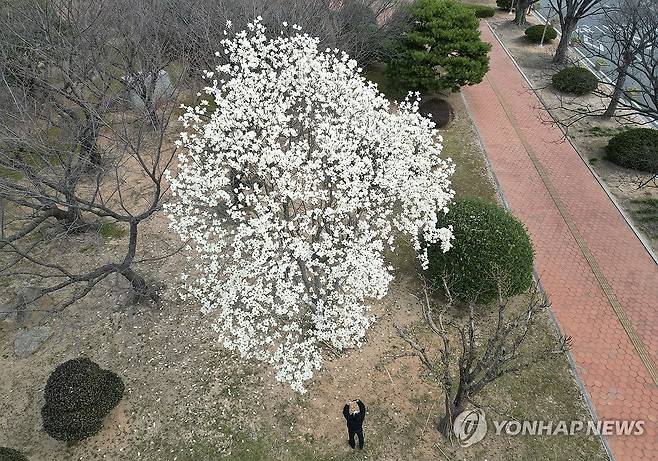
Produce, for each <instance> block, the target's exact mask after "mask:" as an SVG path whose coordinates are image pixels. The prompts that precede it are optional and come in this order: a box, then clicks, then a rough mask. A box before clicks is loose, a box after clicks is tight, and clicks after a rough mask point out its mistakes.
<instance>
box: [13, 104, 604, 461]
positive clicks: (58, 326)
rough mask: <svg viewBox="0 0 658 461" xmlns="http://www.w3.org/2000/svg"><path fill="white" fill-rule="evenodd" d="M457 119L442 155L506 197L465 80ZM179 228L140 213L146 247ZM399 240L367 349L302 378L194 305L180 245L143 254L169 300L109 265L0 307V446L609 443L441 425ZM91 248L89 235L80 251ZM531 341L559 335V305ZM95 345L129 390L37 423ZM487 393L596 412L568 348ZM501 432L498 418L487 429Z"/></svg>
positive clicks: (111, 450)
mask: <svg viewBox="0 0 658 461" xmlns="http://www.w3.org/2000/svg"><path fill="white" fill-rule="evenodd" d="M447 99H448V101H449V102H450V104H451V105H452V107H453V108H454V110H455V119H454V120H453V122H452V123H451V124H450V126H449V127H448V128H447V129H446V130H442V131H440V133H441V134H442V136H443V137H444V146H445V150H444V152H445V155H449V156H452V157H453V158H454V159H455V161H456V162H457V165H458V169H457V172H456V174H455V178H454V184H455V189H456V190H457V191H458V194H459V196H463V195H479V196H483V197H487V198H490V199H494V197H495V188H494V186H493V183H492V181H491V177H490V175H489V172H488V170H487V166H486V161H485V157H484V154H483V152H482V150H481V147H480V144H479V141H478V138H477V135H476V130H475V128H474V126H473V124H472V122H471V121H470V119H469V117H468V115H467V114H466V112H465V109H464V105H463V102H462V100H461V97H460V95H458V94H453V95H449V96H447ZM44 232H50V233H51V234H49V235H52V236H53V242H52V243H51V245H50V246H49V247H48V248H46V249H44V251H47V254H48V255H49V257H51V258H53V259H55V260H58V261H59V260H65V261H67V262H68V263H69V264H71V265H73V266H78V265H87V264H93V263H96V262H98V261H103V260H107V259H109V258H110V256H111V255H113V254H115V253H120V250H121V249H122V248H123V245H125V235H124V236H122V235H121V233H120V232H117V233H115V236H114V237H112V238H104V237H102V236H101V235H100V234H98V233H93V232H90V233H86V234H78V235H73V236H63V235H61V234H60V233H58V232H59V231H58V230H57V228H56V227H54V226H52V227H50V228H46V229H44ZM178 245H179V242H178V240H177V237H176V236H175V235H174V234H173V233H171V232H170V231H169V230H168V227H167V218H166V217H165V216H163V215H162V213H158V214H156V215H155V216H154V217H153V218H152V219H150V220H149V221H147V222H146V223H144V228H143V229H142V234H141V237H140V240H139V249H138V258H144V257H153V256H158V255H161V254H163V253H165V252H166V251H167V250H168V249H175V248H177V246H178ZM397 247H398V250H397V251H398V253H397V254H395V255H390V259H391V262H392V264H393V265H394V266H395V267H396V271H397V274H396V275H397V276H396V279H395V281H394V282H393V283H392V284H391V287H390V290H389V294H388V295H387V296H386V297H385V298H384V299H383V300H382V301H381V302H378V303H374V304H373V305H372V312H373V313H374V314H375V315H377V316H378V321H377V323H376V324H375V325H374V326H373V327H372V328H371V329H370V331H369V332H368V335H367V338H366V340H365V342H364V344H363V346H362V347H361V348H359V349H358V350H351V351H346V352H344V353H341V354H332V353H331V352H329V351H328V352H327V354H326V356H325V357H326V362H325V366H324V368H323V369H322V370H320V371H319V372H317V373H316V375H315V376H314V378H313V379H312V380H311V381H310V382H309V384H308V392H307V393H306V394H304V395H299V394H295V393H294V392H292V391H291V390H290V389H289V388H288V387H287V386H285V385H283V384H280V383H277V382H276V381H275V380H274V377H273V374H272V372H271V370H270V368H269V367H268V366H266V365H264V364H261V363H258V362H251V361H245V360H242V359H241V358H240V357H238V356H236V355H235V354H233V353H230V352H228V351H226V350H224V349H223V348H222V347H221V345H220V344H219V342H218V340H217V338H216V337H215V335H214V332H213V331H212V329H211V328H210V324H209V323H210V322H209V318H208V317H207V316H204V315H203V314H202V313H201V312H200V311H199V308H198V306H195V305H190V304H188V303H186V302H184V301H183V300H182V299H181V297H180V296H179V294H178V289H179V288H178V287H179V275H180V274H181V273H182V272H183V271H184V270H186V269H188V267H189V266H190V264H191V263H190V262H189V261H188V260H187V259H186V254H185V253H184V252H178V253H175V254H174V255H173V256H171V257H169V258H166V259H162V260H158V261H153V262H150V263H145V264H141V265H140V266H139V267H140V269H141V270H142V271H143V272H144V273H145V274H147V276H148V278H149V279H150V280H155V281H158V283H159V284H161V285H162V286H163V288H162V290H161V297H162V303H161V305H160V306H152V305H148V304H136V305H135V304H132V303H131V302H130V300H131V292H130V290H129V286H128V284H127V282H126V281H125V279H123V278H121V277H111V278H108V279H107V280H106V281H104V282H102V283H101V284H99V285H98V286H97V287H96V288H95V289H94V290H93V291H92V292H91V293H90V294H89V295H87V296H86V297H85V298H83V299H82V300H80V301H78V302H76V303H75V304H73V305H72V306H70V307H68V308H67V309H65V310H64V311H62V312H60V313H58V314H54V315H53V314H50V313H48V312H46V311H47V310H48V309H49V307H50V302H51V301H52V300H44V301H42V302H40V303H39V305H38V306H35V307H33V309H41V310H33V312H31V313H30V315H29V316H28V319H27V321H26V322H25V323H24V324H22V325H19V324H17V322H16V318H15V315H12V316H9V317H8V318H6V319H4V320H0V369H1V370H3V372H2V374H1V375H0V395H2V398H1V399H0V446H8V447H12V448H16V449H19V450H21V451H23V452H24V453H25V454H26V455H27V456H28V457H29V459H30V460H32V461H40V460H74V459H79V460H93V459H109V460H138V459H139V460H164V459H166V460H219V459H223V460H236V461H237V460H300V461H301V460H304V461H307V460H344V459H350V460H352V459H377V460H383V461H387V460H390V461H399V460H435V459H479V460H484V459H487V460H503V459H504V460H524V459H556V460H558V459H559V460H564V459H605V452H604V451H603V449H602V447H601V445H600V443H599V441H598V439H596V438H595V437H585V436H582V437H580V436H576V437H569V438H567V439H566V440H565V439H563V438H551V437H536V438H528V437H510V436H505V435H491V436H487V438H485V439H484V440H483V441H482V442H480V443H479V444H477V445H474V446H472V447H469V448H461V447H460V446H459V445H457V444H456V442H454V441H448V440H446V439H445V438H443V436H441V435H440V434H439V433H438V432H437V430H436V425H437V422H438V420H439V418H440V417H441V416H442V415H443V408H442V394H441V388H440V387H439V386H438V384H437V383H436V381H435V380H434V379H433V378H432V377H430V376H428V375H427V374H426V373H425V372H424V371H423V370H422V369H421V367H420V363H419V361H418V360H417V359H416V358H415V357H402V358H395V356H397V355H400V354H401V353H403V352H405V351H406V352H408V348H407V346H406V344H405V343H404V342H403V340H402V339H401V338H400V337H399V336H398V334H397V332H396V330H395V327H394V325H395V324H398V325H400V326H402V327H403V328H408V329H410V330H411V331H413V332H414V333H415V334H416V335H417V337H418V338H419V340H422V341H424V342H425V343H426V344H427V345H428V350H429V351H430V353H431V354H432V355H433V356H436V352H437V351H438V349H437V347H438V344H439V342H438V341H437V340H436V338H434V337H432V336H431V333H430V332H429V331H428V330H427V328H426V327H425V326H424V325H423V323H422V322H421V318H420V306H419V304H418V297H419V295H420V294H421V289H420V286H419V280H420V277H419V273H418V267H417V262H416V260H415V259H414V257H413V255H412V252H411V251H410V249H409V246H408V245H405V242H400V244H398V245H397ZM82 249H84V251H82ZM23 282H24V281H23V280H18V279H16V280H10V281H5V285H4V286H3V293H2V298H3V301H6V300H8V299H11V298H12V297H14V296H15V295H16V294H17V293H18V292H20V291H21V290H22V289H23V288H24V283H23ZM41 323H43V324H46V325H48V326H49V327H51V329H52V331H53V334H52V336H51V337H50V338H49V339H48V340H47V341H46V342H45V343H44V344H43V345H42V346H41V347H40V348H39V349H37V351H36V352H35V353H34V354H33V355H31V356H30V357H27V358H24V359H19V358H17V357H16V356H15V354H14V339H15V337H16V334H17V332H18V331H19V330H20V329H23V328H28V327H31V326H33V325H36V324H41ZM533 337H535V338H536V339H535V340H533V341H530V343H529V345H528V347H531V348H532V347H539V345H540V344H542V343H543V342H545V341H547V340H551V338H554V337H555V327H554V325H553V323H552V321H551V320H550V319H549V317H548V315H544V316H542V318H541V320H540V322H539V325H538V327H537V330H536V335H535V336H533ZM79 356H88V357H90V358H91V359H92V360H94V361H95V362H97V363H98V364H99V365H100V366H101V367H102V368H105V369H109V370H112V371H114V372H115V373H117V374H118V375H119V376H121V378H122V379H123V381H124V383H125V385H126V391H125V394H124V397H123V399H122V400H121V402H120V403H119V405H118V406H117V407H116V408H115V409H114V410H113V411H112V412H111V414H110V415H108V416H107V417H106V419H105V425H104V428H103V430H102V431H101V432H100V433H99V434H97V435H96V436H94V437H91V438H89V439H86V440H83V441H81V442H79V443H77V444H74V445H71V446H67V445H65V444H63V443H60V442H57V441H55V440H54V439H51V438H50V437H48V435H46V434H45V432H44V431H43V430H42V427H41V417H40V410H41V407H42V406H43V388H44V385H45V383H46V380H47V379H48V376H49V374H50V373H51V372H52V370H54V369H55V367H56V366H57V365H59V364H60V363H62V362H64V361H66V360H69V359H71V358H75V357H79ZM353 398H360V399H362V400H363V401H364V402H365V404H366V405H367V408H368V410H367V416H366V421H365V434H366V449H365V450H364V451H363V452H359V451H356V452H352V451H351V450H350V449H349V448H348V446H347V440H346V439H347V434H346V430H345V422H344V419H343V416H342V413H341V411H342V407H343V405H344V403H345V401H347V400H350V399H353ZM480 400H481V402H482V404H483V405H484V408H485V409H486V411H487V413H488V415H489V417H490V418H495V419H512V418H514V419H543V420H549V419H567V420H573V419H587V418H588V417H589V416H588V412H587V409H586V406H585V404H584V402H583V399H582V396H581V395H580V393H579V390H578V387H577V385H576V382H575V381H574V378H573V376H572V375H571V372H570V368H569V366H568V363H567V361H566V358H565V357H563V356H558V355H556V358H555V359H554V360H551V361H548V362H545V363H542V364H540V365H539V366H537V367H535V368H532V369H530V370H526V371H523V372H522V373H519V374H518V375H510V376H508V377H506V378H504V379H501V380H500V381H498V382H496V383H495V384H494V385H492V386H491V387H490V388H488V389H487V390H486V391H485V392H484V393H483V394H482V395H481V396H480ZM491 432H493V429H492V430H491Z"/></svg>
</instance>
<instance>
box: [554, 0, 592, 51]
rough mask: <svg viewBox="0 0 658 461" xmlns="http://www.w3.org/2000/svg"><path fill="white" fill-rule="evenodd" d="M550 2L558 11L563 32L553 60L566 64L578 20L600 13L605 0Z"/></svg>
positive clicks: (557, 0) (556, 0)
mask: <svg viewBox="0 0 658 461" xmlns="http://www.w3.org/2000/svg"><path fill="white" fill-rule="evenodd" d="M549 3H550V5H551V8H553V9H554V10H555V11H556V12H557V15H558V19H559V20H560V29H561V32H562V36H561V37H560V43H558V46H557V50H556V52H555V56H554V57H553V62H555V63H557V64H564V63H565V62H566V60H567V51H568V49H569V43H570V41H571V36H572V35H573V33H574V32H575V31H576V27H577V26H578V22H579V21H580V20H581V19H583V18H586V17H589V16H593V15H596V14H600V13H601V12H602V7H603V3H604V0H549Z"/></svg>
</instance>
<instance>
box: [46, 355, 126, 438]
mask: <svg viewBox="0 0 658 461" xmlns="http://www.w3.org/2000/svg"><path fill="white" fill-rule="evenodd" d="M123 391H124V385H123V381H121V378H119V376H117V375H116V374H115V373H112V372H111V371H108V370H103V369H101V368H100V367H99V366H98V365H97V364H96V363H94V362H92V361H91V360H89V359H88V358H79V359H73V360H69V361H68V362H64V363H63V364H61V365H60V366H58V367H57V368H56V369H55V371H53V372H52V374H51V375H50V377H49V378H48V382H47V383H46V388H45V390H44V397H45V400H46V404H45V405H44V406H43V408H42V409H41V416H42V418H43V428H44V430H45V431H46V432H47V433H48V435H50V436H51V437H53V438H54V439H57V440H61V441H67V442H68V441H76V440H81V439H84V438H86V437H90V436H92V435H94V434H96V433H97V432H98V431H99V430H100V428H101V426H102V425H103V418H104V417H105V415H107V414H108V413H109V412H110V410H112V408H114V407H115V406H116V404H117V403H119V400H121V397H122V396H123Z"/></svg>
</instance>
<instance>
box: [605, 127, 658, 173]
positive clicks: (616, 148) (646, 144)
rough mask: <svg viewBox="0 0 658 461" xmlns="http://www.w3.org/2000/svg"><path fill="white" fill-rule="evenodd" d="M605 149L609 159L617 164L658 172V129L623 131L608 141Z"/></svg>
mask: <svg viewBox="0 0 658 461" xmlns="http://www.w3.org/2000/svg"><path fill="white" fill-rule="evenodd" d="M605 151H606V155H607V158H608V160H610V161H611V162H613V163H616V164H617V165H621V166H623V167H626V168H633V169H634V170H640V171H646V172H648V173H653V174H658V130H654V129H651V128H633V129H630V130H627V131H623V132H621V133H619V134H618V135H616V136H614V137H613V138H612V139H610V141H608V145H607V146H606V149H605Z"/></svg>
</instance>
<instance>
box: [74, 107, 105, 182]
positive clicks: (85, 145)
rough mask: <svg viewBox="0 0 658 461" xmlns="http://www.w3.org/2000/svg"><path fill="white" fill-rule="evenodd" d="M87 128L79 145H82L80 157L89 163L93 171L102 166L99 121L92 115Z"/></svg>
mask: <svg viewBox="0 0 658 461" xmlns="http://www.w3.org/2000/svg"><path fill="white" fill-rule="evenodd" d="M88 120H89V121H88V123H87V126H86V127H85V128H84V129H83V130H82V133H81V134H80V136H79V139H78V143H79V145H80V155H81V156H82V157H83V158H84V159H85V161H87V162H89V164H90V166H91V168H92V169H95V168H97V167H99V166H100V165H101V155H100V152H99V150H98V130H99V127H98V125H99V123H98V119H97V118H96V117H95V116H93V115H91V116H90V117H88Z"/></svg>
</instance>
